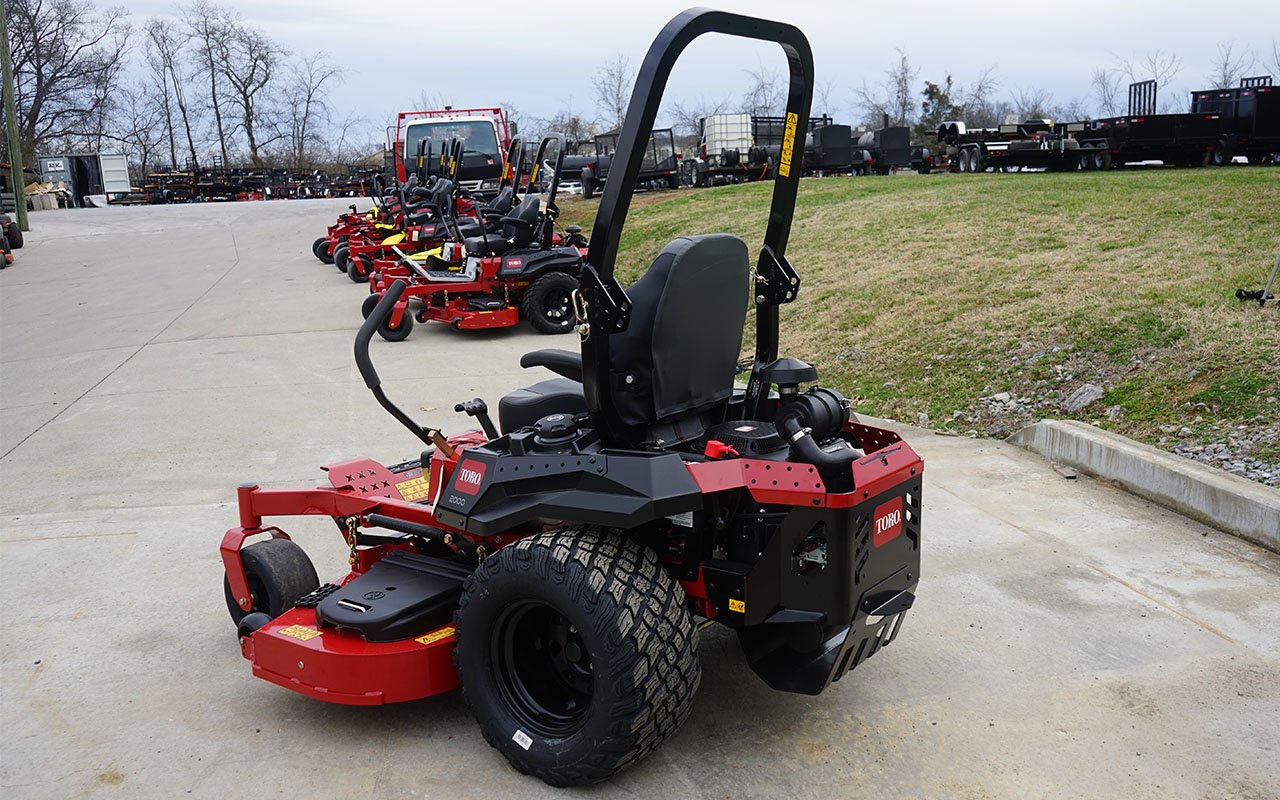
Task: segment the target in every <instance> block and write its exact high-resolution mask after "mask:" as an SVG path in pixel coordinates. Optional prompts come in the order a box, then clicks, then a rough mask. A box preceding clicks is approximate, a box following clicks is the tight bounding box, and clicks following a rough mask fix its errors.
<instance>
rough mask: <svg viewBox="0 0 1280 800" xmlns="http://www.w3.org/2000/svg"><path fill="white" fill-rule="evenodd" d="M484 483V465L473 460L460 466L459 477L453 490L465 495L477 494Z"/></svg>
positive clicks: (454, 483) (454, 482) (455, 480)
mask: <svg viewBox="0 0 1280 800" xmlns="http://www.w3.org/2000/svg"><path fill="white" fill-rule="evenodd" d="M483 482H484V464H482V463H480V462H479V461H473V460H471V459H468V460H466V461H463V462H462V463H460V464H458V477H457V478H456V479H454V481H453V488H455V489H457V490H458V491H460V492H463V493H465V494H476V493H477V492H479V491H480V484H481V483H483Z"/></svg>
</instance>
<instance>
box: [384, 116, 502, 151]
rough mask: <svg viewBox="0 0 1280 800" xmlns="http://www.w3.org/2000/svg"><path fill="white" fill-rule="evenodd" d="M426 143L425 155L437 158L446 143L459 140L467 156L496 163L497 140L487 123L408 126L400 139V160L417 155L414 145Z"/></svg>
mask: <svg viewBox="0 0 1280 800" xmlns="http://www.w3.org/2000/svg"><path fill="white" fill-rule="evenodd" d="M424 139H425V140H427V151H428V152H430V153H431V155H433V156H435V157H439V156H440V154H441V153H442V152H444V150H445V148H447V147H448V146H449V142H451V141H452V140H454V139H462V140H463V142H464V143H465V144H464V145H463V146H464V148H465V149H466V153H467V154H469V155H472V154H475V155H483V156H488V157H490V158H493V159H496V158H498V157H499V155H498V137H497V134H495V133H494V129H493V123H491V122H490V121H488V120H475V121H454V122H411V123H409V126H408V128H407V129H406V131H405V135H404V158H405V159H406V160H407V159H410V158H414V157H416V156H417V155H418V143H419V142H421V141H422V140H424Z"/></svg>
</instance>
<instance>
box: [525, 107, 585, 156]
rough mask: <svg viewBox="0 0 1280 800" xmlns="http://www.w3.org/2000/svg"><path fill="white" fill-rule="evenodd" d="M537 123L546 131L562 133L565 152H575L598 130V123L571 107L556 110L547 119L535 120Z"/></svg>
mask: <svg viewBox="0 0 1280 800" xmlns="http://www.w3.org/2000/svg"><path fill="white" fill-rule="evenodd" d="M537 123H538V124H539V126H540V127H541V128H542V130H543V131H544V132H546V133H553V132H554V133H559V134H563V135H564V138H565V152H566V153H574V152H577V151H578V149H579V148H580V147H581V146H582V145H584V144H586V143H587V142H590V141H591V140H592V139H593V138H595V135H596V134H597V133H599V132H600V125H599V123H597V122H596V121H595V120H592V119H588V118H587V117H584V116H582V114H579V113H578V112H576V111H574V110H573V108H572V107H570V108H567V109H565V110H563V111H558V112H556V113H555V114H554V115H552V116H551V117H550V118H548V119H540V120H537Z"/></svg>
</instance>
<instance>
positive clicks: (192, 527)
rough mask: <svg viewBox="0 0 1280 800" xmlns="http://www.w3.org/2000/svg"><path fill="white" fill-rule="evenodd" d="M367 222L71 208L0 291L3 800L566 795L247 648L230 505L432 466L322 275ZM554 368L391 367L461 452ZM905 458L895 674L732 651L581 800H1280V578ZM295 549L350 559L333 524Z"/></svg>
mask: <svg viewBox="0 0 1280 800" xmlns="http://www.w3.org/2000/svg"><path fill="white" fill-rule="evenodd" d="M345 204H346V201H311V202H306V203H302V202H297V203H288V202H281V203H261V204H248V203H235V204H226V205H214V204H197V205H188V206H168V207H151V208H130V209H119V208H111V209H99V210H86V211H75V212H48V213H42V214H40V215H39V216H37V217H36V218H35V220H34V221H35V222H36V224H37V226H38V227H37V230H36V231H35V232H33V233H32V234H31V235H30V236H29V237H28V239H27V246H26V248H25V249H24V250H23V253H22V255H23V257H22V260H21V261H20V263H19V264H17V265H16V268H15V269H10V270H6V271H5V272H4V273H3V274H0V361H3V367H2V369H3V374H2V378H0V386H3V390H2V392H0V394H2V396H0V406H2V409H0V452H3V453H5V455H4V456H3V459H2V460H0V484H2V485H0V515H2V516H0V519H3V520H4V525H3V531H2V533H0V565H3V566H2V570H3V571H2V573H0V574H2V576H3V580H4V583H5V586H6V589H7V593H6V594H7V597H8V600H9V602H8V604H7V608H8V619H7V621H6V623H5V625H4V627H3V630H4V632H3V634H0V658H2V661H3V664H2V667H0V686H2V687H3V688H2V689H0V692H2V694H0V697H2V702H0V707H2V709H3V710H2V712H0V713H2V715H3V716H2V717H0V724H3V726H4V729H5V730H6V733H7V736H6V740H5V744H4V745H3V746H2V747H0V793H3V795H4V796H6V797H21V798H28V797H30V798H66V797H115V796H121V797H126V796H127V797H157V798H169V797H178V796H186V795H187V794H189V795H190V796H193V797H217V798H222V797H226V796H227V795H228V794H229V793H230V792H232V791H246V790H247V791H250V792H253V793H255V794H259V795H262V796H280V797H320V796H346V795H355V794H357V793H359V794H374V793H376V794H378V795H382V796H389V797H410V796H422V797H440V796H453V797H493V796H501V795H506V796H521V797H523V796H547V797H550V796H558V795H560V794H561V792H559V791H557V790H554V789H550V788H549V787H547V786H544V785H543V784H541V783H540V782H537V781H535V780H533V779H528V778H523V777H521V776H520V775H518V774H516V773H515V772H514V771H513V770H511V769H510V768H509V767H508V766H507V764H506V762H505V761H503V760H502V759H501V758H500V757H499V756H498V755H497V754H496V753H495V752H493V751H491V750H490V748H488V747H487V746H486V745H485V743H484V741H483V739H482V738H481V736H480V733H479V731H478V730H477V729H476V727H475V725H474V724H473V722H472V720H471V718H470V716H469V713H468V712H467V710H466V709H465V708H464V707H463V705H462V703H461V700H460V699H459V698H458V696H457V695H456V694H452V695H448V696H446V697H444V698H442V699H435V700H426V701H421V702H415V703H411V704H406V705H402V706H393V707H386V708H344V707H337V706H330V705H326V704H323V703H320V702H316V701H313V700H310V699H308V698H305V697H302V696H299V695H296V694H293V693H291V692H288V691H285V690H282V689H280V688H278V687H275V686H272V685H270V684H268V683H265V682H263V681H258V680H255V679H253V678H252V677H251V676H250V675H249V670H248V666H247V664H246V663H245V662H244V661H243V660H242V659H241V658H240V654H239V651H238V648H237V646H236V641H235V634H234V628H233V627H232V625H231V623H230V620H229V619H228V617H227V614H226V611H225V608H224V604H223V599H222V590H221V587H220V585H219V584H220V581H221V569H222V568H221V564H220V562H219V559H218V553H217V544H218V540H219V537H220V536H221V534H222V533H223V531H225V530H226V529H227V528H228V527H231V526H232V525H234V524H235V521H236V517H235V513H236V512H235V507H234V488H235V486H236V485H237V484H238V483H242V482H244V481H250V480H252V481H256V482H261V483H262V484H264V485H288V484H297V483H299V482H307V481H311V480H314V481H316V482H317V483H318V482H320V481H321V480H323V476H322V473H321V472H320V471H319V470H318V466H319V465H320V464H325V463H329V462H332V461H336V460H340V459H344V458H347V457H352V456H358V455H370V456H373V457H378V458H381V459H384V460H390V461H395V460H399V459H403V458H407V457H411V456H413V455H415V454H416V451H417V450H418V449H420V445H418V444H417V443H416V442H415V441H414V440H412V439H411V438H410V437H409V436H407V435H406V434H405V432H404V431H403V430H402V429H401V428H399V426H397V425H396V424H395V422H394V421H393V420H391V419H390V418H389V417H387V416H386V415H385V414H383V413H381V411H380V410H378V409H377V408H376V406H375V404H374V402H373V400H372V399H371V398H370V396H369V394H368V391H367V390H366V389H365V387H364V385H363V383H362V382H361V381H360V378H359V375H358V374H357V371H356V369H355V366H354V364H353V362H352V359H351V342H352V338H353V336H354V332H355V329H356V327H357V323H358V322H359V319H360V318H359V315H358V311H357V307H358V305H359V302H360V300H361V298H362V294H361V292H362V290H361V289H360V288H358V287H353V286H352V284H351V282H350V281H348V280H347V279H346V278H345V277H344V276H342V275H339V274H338V273H337V271H336V270H335V269H334V268H333V267H330V266H324V265H321V264H320V263H318V262H317V261H316V260H315V258H314V257H313V256H312V255H311V253H310V252H309V251H308V245H309V243H310V242H311V240H312V239H313V238H314V237H315V236H316V234H317V232H318V231H320V230H321V229H322V228H323V226H324V225H325V224H327V222H328V221H330V220H332V218H333V216H334V215H335V214H337V213H338V212H339V211H340V210H341V208H342V207H344V206H345ZM546 346H560V347H565V348H569V349H573V348H574V347H575V346H576V342H575V340H574V339H573V338H572V337H561V338H560V339H558V340H549V339H548V338H547V337H545V336H539V335H537V334H534V333H532V332H531V331H530V330H529V329H528V327H527V326H520V327H517V328H514V329H510V330H506V331H495V332H466V333H458V332H454V331H452V330H450V329H448V328H447V327H445V326H443V325H436V326H422V328H420V329H419V330H418V331H417V332H415V335H414V337H413V338H412V339H410V340H409V341H406V342H402V343H399V344H389V343H386V342H381V341H377V342H375V344H374V348H373V355H374V359H375V360H376V361H377V363H378V367H379V370H380V372H381V373H382V375H383V376H384V379H385V380H386V383H387V384H389V386H388V392H389V393H392V394H394V396H396V397H398V398H403V399H405V401H406V405H407V406H408V410H409V411H410V412H411V413H413V414H414V415H415V416H417V417H418V418H419V419H422V420H434V421H437V423H439V424H443V425H444V427H446V428H447V429H457V428H460V427H463V426H465V425H466V421H467V420H466V418H465V417H463V416H462V415H461V414H458V415H455V414H453V413H452V411H451V409H452V407H453V404H454V403H455V402H457V401H460V400H464V399H469V398H471V397H474V396H482V397H485V398H486V399H488V400H489V402H490V403H491V404H495V403H496V400H497V398H498V396H499V395H500V394H501V393H502V392H504V391H507V390H510V389H512V388H515V387H516V386H518V385H525V384H528V383H531V382H533V381H534V380H536V379H537V378H538V376H534V375H531V374H528V372H527V371H524V370H521V369H520V368H519V367H518V365H517V361H518V358H519V356H520V354H521V353H523V352H525V351H526V350H532V349H536V348H539V347H546ZM800 355H803V354H800ZM855 410H856V409H855ZM908 439H909V441H910V442H911V443H912V445H913V446H915V447H916V449H918V450H919V451H920V452H921V453H922V454H923V455H924V456H925V458H926V460H927V462H928V477H927V482H926V490H925V500H926V510H925V513H926V523H925V525H926V528H925V530H926V534H925V542H926V546H925V547H924V548H923V558H924V580H922V581H921V584H920V597H919V601H918V603H917V605H916V608H915V610H914V611H913V612H912V613H911V614H910V615H909V617H908V619H907V622H906V626H908V627H909V628H910V629H911V630H910V631H909V632H910V635H909V636H901V637H899V638H898V640H897V641H895V642H894V643H893V645H892V646H891V648H892V651H893V655H892V657H889V658H884V659H874V658H873V659H872V660H871V661H870V662H868V663H867V664H866V665H864V666H862V667H861V668H859V669H858V670H857V671H856V672H854V673H851V674H850V675H849V676H848V677H847V678H846V679H845V680H843V681H841V682H840V683H839V684H837V685H836V686H835V687H833V688H832V689H831V690H829V692H828V693H827V694H826V695H824V696H823V697H822V698H820V699H819V698H807V697H801V696H796V695H789V694H780V693H775V692H772V691H770V690H769V689H768V688H767V687H766V686H765V685H764V684H763V683H761V682H760V681H759V680H758V679H757V678H755V676H754V675H752V674H751V672H750V670H749V669H748V668H747V667H746V665H745V664H744V663H743V662H742V660H741V657H740V655H739V653H738V648H737V644H736V642H735V641H734V640H733V638H732V637H731V635H729V634H728V633H727V632H725V631H721V630H710V631H707V632H705V633H704V635H703V640H702V645H701V654H702V659H703V665H704V678H703V685H702V688H701V690H700V692H699V694H698V696H697V699H696V700H695V704H694V709H693V714H692V716H691V717H690V719H689V721H688V723H687V724H686V725H685V726H684V727H683V728H682V729H681V730H680V731H679V733H678V734H677V735H676V736H675V737H674V738H673V739H672V740H671V741H669V742H668V743H667V745H666V746H664V747H663V748H661V749H660V750H659V751H658V752H657V753H656V754H655V755H654V757H652V758H650V759H648V760H647V761H644V762H643V763H641V764H639V765H637V766H636V767H634V768H632V769H630V770H629V771H627V772H625V773H623V774H622V775H621V776H620V777H619V778H618V779H617V780H615V781H613V782H611V783H608V784H604V785H602V786H599V787H596V788H595V789H590V790H586V791H576V792H573V794H591V795H593V796H594V795H597V794H598V795H600V796H640V797H677V796H678V797H708V798H719V797H776V796H780V795H783V794H786V795H790V796H794V797H811V796H813V797H816V796H824V797H826V796H833V795H834V796H839V797H862V796H866V797H955V798H984V797H1008V798H1027V797H1067V796H1070V797H1073V798H1093V797H1098V798H1102V797H1130V798H1141V797H1152V798H1157V797H1158V798H1226V797H1232V798H1267V797H1275V796H1280V767H1277V764H1280V752H1277V748H1278V744H1277V743H1278V742H1280V625H1277V623H1276V620H1278V619H1280V556H1276V555H1275V554H1272V553H1269V552H1267V551H1264V550H1261V549H1258V548H1255V547H1253V546H1251V545H1248V544H1247V543H1244V542H1240V541H1237V540H1236V539H1234V538H1232V537H1230V536H1227V535H1225V534H1222V533H1219V532H1216V531H1212V530H1209V529H1207V528H1204V527H1203V526H1201V525H1199V524H1196V523H1193V522H1190V521H1187V520H1184V519H1182V518H1180V517H1178V516H1176V515H1174V514H1171V513H1169V512H1166V511H1164V510H1162V509H1160V508H1158V507H1154V506H1151V505H1150V504H1148V503H1146V502H1144V501H1141V500H1138V499H1136V498H1133V497H1131V496H1129V495H1127V494H1124V493H1123V492H1120V491H1118V490H1116V489H1113V488H1111V487H1109V486H1106V485H1102V484H1099V483H1097V482H1094V481H1090V480H1087V479H1084V478H1080V479H1078V480H1074V481H1070V480H1065V479H1064V478H1063V477H1062V476H1061V475H1059V474H1058V473H1056V472H1055V471H1054V470H1053V469H1052V468H1051V467H1050V466H1049V465H1048V464H1046V463H1044V462H1042V461H1040V460H1039V459H1038V458H1036V457H1034V456H1032V455H1029V454H1027V453H1024V452H1022V451H1020V450H1018V449H1016V448H1014V447H1012V446H1011V445H1007V444H1004V443H1000V442H993V441H971V440H968V439H964V438H948V437H941V436H935V435H933V434H931V433H928V432H923V431H908ZM289 530H290V531H291V532H292V533H294V535H295V536H297V538H298V539H299V541H300V542H301V543H302V544H303V546H304V547H306V548H307V549H308V550H309V551H310V552H312V553H313V555H315V556H316V562H317V567H318V568H319V569H320V571H321V577H322V578H325V577H328V575H327V573H330V572H332V573H337V572H339V571H340V568H341V567H342V565H343V563H344V559H345V549H344V547H343V546H342V542H341V540H340V539H339V537H338V536H335V535H334V530H333V528H332V525H331V524H329V523H328V522H327V521H320V520H317V519H314V518H312V519H307V520H305V521H297V522H291V524H290V527H289ZM741 687H747V688H746V691H745V692H744V691H743V690H742V688H741Z"/></svg>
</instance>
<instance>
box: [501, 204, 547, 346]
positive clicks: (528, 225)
mask: <svg viewBox="0 0 1280 800" xmlns="http://www.w3.org/2000/svg"><path fill="white" fill-rule="evenodd" d="M498 221H499V222H501V223H502V224H503V225H506V224H507V223H508V222H509V223H511V224H513V225H523V226H524V227H526V228H532V227H533V226H534V225H537V223H536V222H530V221H529V220H527V219H525V218H524V217H503V218H502V219H500V220H498ZM537 352H542V351H540V350H539V351H537Z"/></svg>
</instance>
